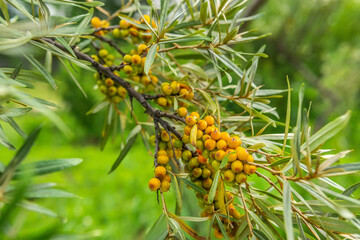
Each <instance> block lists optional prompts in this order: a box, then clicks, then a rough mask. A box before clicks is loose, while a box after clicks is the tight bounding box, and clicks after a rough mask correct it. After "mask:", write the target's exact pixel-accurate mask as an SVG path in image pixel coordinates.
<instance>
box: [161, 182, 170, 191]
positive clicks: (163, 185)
mask: <svg viewBox="0 0 360 240" xmlns="http://www.w3.org/2000/svg"><path fill="white" fill-rule="evenodd" d="M169 189H170V183H169V182H168V181H162V183H161V187H160V190H161V191H162V192H167V191H169Z"/></svg>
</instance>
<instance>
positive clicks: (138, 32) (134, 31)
mask: <svg viewBox="0 0 360 240" xmlns="http://www.w3.org/2000/svg"><path fill="white" fill-rule="evenodd" d="M144 19H145V20H146V22H147V23H148V24H150V25H151V26H152V27H153V28H156V24H155V22H154V21H150V16H148V15H144ZM131 21H133V22H135V23H137V25H135V24H131V23H129V22H128V21H126V20H125V19H121V20H120V22H119V28H115V29H114V30H113V31H112V34H113V36H114V37H115V38H126V37H131V41H132V43H134V44H136V43H139V42H140V39H141V40H143V41H144V42H146V43H147V42H149V41H150V40H151V32H150V30H145V29H142V28H140V27H139V26H140V24H141V23H145V21H144V20H143V19H141V20H140V21H135V20H134V19H131Z"/></svg>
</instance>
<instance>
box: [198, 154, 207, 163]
mask: <svg viewBox="0 0 360 240" xmlns="http://www.w3.org/2000/svg"><path fill="white" fill-rule="evenodd" d="M198 161H199V163H202V164H205V163H207V159H206V158H204V157H203V155H199V156H198Z"/></svg>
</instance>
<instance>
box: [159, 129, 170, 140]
mask: <svg viewBox="0 0 360 240" xmlns="http://www.w3.org/2000/svg"><path fill="white" fill-rule="evenodd" d="M160 137H161V141H164V142H168V141H169V140H170V136H169V134H168V133H167V132H166V131H162V132H161V134H160Z"/></svg>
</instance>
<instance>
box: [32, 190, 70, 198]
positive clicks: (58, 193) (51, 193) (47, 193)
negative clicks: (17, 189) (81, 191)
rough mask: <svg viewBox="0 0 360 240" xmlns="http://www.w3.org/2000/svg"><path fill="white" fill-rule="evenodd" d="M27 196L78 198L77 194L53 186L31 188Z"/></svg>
mask: <svg viewBox="0 0 360 240" xmlns="http://www.w3.org/2000/svg"><path fill="white" fill-rule="evenodd" d="M25 197H27V198H76V197H77V196H76V195H75V194H72V193H69V192H66V191H64V190H60V189H53V188H50V189H48V188H45V189H44V188H40V189H31V190H30V191H28V192H27V193H26V194H25Z"/></svg>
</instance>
